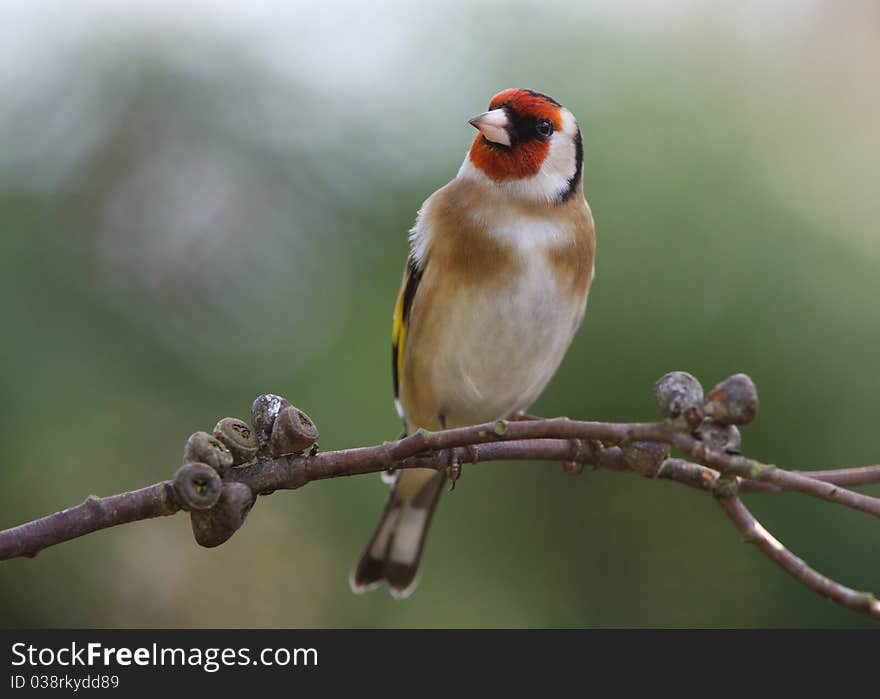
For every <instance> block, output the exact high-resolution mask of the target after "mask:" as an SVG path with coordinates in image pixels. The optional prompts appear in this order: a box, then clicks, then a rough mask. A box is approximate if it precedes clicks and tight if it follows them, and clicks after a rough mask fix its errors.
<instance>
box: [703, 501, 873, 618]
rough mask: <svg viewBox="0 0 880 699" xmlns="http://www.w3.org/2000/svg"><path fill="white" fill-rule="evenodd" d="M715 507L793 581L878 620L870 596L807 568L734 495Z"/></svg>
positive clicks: (871, 596) (719, 502) (748, 541)
mask: <svg viewBox="0 0 880 699" xmlns="http://www.w3.org/2000/svg"><path fill="white" fill-rule="evenodd" d="M717 501H718V504H719V505H720V506H721V509H722V510H724V514H726V515H727V516H728V517H729V518H730V521H731V522H733V526H735V527H736V528H737V531H739V532H740V534H742V536H743V540H744V541H746V542H747V543H751V544H755V546H757V547H758V548H759V549H760V550H761V552H762V553H764V554H765V555H766V556H768V557H769V558H770V559H771V560H772V561H774V562H775V563H776V564H777V565H779V566H780V567H781V568H782V569H783V570H784V571H785V572H786V573H788V574H789V575H790V576H791V577H793V578H794V579H795V580H798V581H800V582H802V583H803V584H804V585H806V586H807V587H809V588H810V589H811V590H814V591H815V592H818V593H819V594H820V595H822V596H823V597H827V598H828V599H831V600H833V601H835V602H837V603H838V604H842V605H843V606H844V607H848V608H849V609H852V610H854V611H857V612H860V613H862V614H867V615H868V616H870V617H873V618H874V619H880V601H878V600H877V598H876V597H875V596H874V595H873V594H871V593H870V592H860V591H858V590H853V589H852V588H849V587H846V585H841V584H840V583H839V582H836V581H834V580H832V579H831V578H829V577H826V576H825V575H822V573H819V572H818V571H816V570H814V569H813V568H811V567H810V566H808V565H807V564H806V563H804V561H803V560H802V559H800V558H798V557H797V556H795V555H794V554H793V553H792V552H791V551H789V550H788V549H787V548H785V546H783V545H782V542H781V541H779V540H778V539H777V538H776V537H775V536H773V535H772V534H771V533H770V532H768V531H767V530H766V529H765V528H764V526H763V525H762V524H761V523H760V522H759V521H758V520H757V519H755V517H754V516H753V515H752V513H751V512H749V511H748V509H746V506H745V505H743V503H742V500H740V499H739V498H738V497H736V496H735V495H733V496H726V497H718V498H717Z"/></svg>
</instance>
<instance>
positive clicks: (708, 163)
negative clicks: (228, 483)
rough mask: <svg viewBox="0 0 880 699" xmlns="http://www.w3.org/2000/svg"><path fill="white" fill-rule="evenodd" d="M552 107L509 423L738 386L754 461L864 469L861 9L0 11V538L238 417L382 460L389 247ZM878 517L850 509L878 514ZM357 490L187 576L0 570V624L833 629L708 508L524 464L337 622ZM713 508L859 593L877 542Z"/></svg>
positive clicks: (363, 495)
mask: <svg viewBox="0 0 880 699" xmlns="http://www.w3.org/2000/svg"><path fill="white" fill-rule="evenodd" d="M511 86H522V87H530V88H534V89H538V90H540V91H542V92H546V93H548V94H550V95H552V96H553V97H555V98H556V99H558V100H560V101H561V102H562V103H564V104H565V105H566V106H568V107H570V108H571V109H572V111H573V112H574V113H575V114H576V115H577V117H578V118H579V121H580V123H581V126H582V129H583V132H584V139H585V148H586V160H585V162H586V168H585V177H586V181H585V184H586V192H587V198H588V200H589V202H590V204H591V205H592V208H593V211H594V214H595V217H596V221H597V232H598V240H599V257H598V276H597V281H596V283H595V285H594V287H593V292H592V295H591V298H590V310H589V313H588V314H587V318H586V321H585V324H584V326H583V328H582V330H581V332H580V334H579V336H578V338H577V340H576V341H575V344H574V345H573V347H572V350H571V352H570V353H569V355H568V356H567V358H566V360H565V362H564V364H563V365H562V367H561V369H560V371H559V373H558V374H557V376H556V378H555V379H554V380H553V382H552V383H551V384H550V386H549V387H548V389H547V391H546V392H545V394H544V395H543V396H542V398H541V399H540V401H539V402H538V404H537V405H536V406H534V411H535V412H539V413H542V414H547V415H559V414H564V415H569V416H572V417H580V418H589V419H605V420H647V419H653V418H654V416H655V409H654V407H653V401H652V397H651V389H652V385H653V382H654V381H655V380H656V379H657V378H658V377H659V376H660V375H661V374H663V373H664V372H666V371H669V370H673V369H686V370H689V371H691V372H693V373H695V374H696V375H697V376H699V377H700V378H701V379H702V380H703V381H704V383H705V384H706V385H707V387H708V386H711V385H712V384H714V383H715V382H717V381H718V380H720V379H722V378H724V377H725V376H727V375H729V374H731V373H734V372H737V371H745V372H748V373H750V374H751V375H752V376H753V377H754V379H755V381H756V382H757V385H758V387H759V391H760V393H761V401H762V403H761V415H760V418H759V420H758V422H757V423H756V424H755V425H754V426H751V427H749V428H747V429H746V430H745V434H744V438H745V448H746V450H747V452H748V453H749V454H751V455H753V456H756V457H759V458H761V459H763V460H765V461H770V462H773V463H778V464H780V465H785V466H790V467H800V468H812V467H826V466H848V465H857V464H865V463H874V462H876V461H877V460H878V459H880V447H878V442H877V437H876V435H877V420H878V415H880V352H878V347H880V322H878V320H880V306H878V288H880V285H878V273H877V270H878V268H880V267H878V265H880V236H878V231H877V220H878V218H880V204H878V184H880V119H878V114H880V11H878V6H877V4H876V2H873V1H872V0H865V1H864V2H848V3H828V2H806V1H804V2H778V1H771V2H767V1H761V2H737V3H697V2H682V1H677V2H671V3H670V2H636V1H628V2H611V1H610V0H608V1H606V2H599V3H593V2H577V1H575V0H572V1H571V2H570V3H556V2H551V3H548V2H540V3H538V2H535V3H527V2H519V3H513V4H512V3H509V2H494V1H487V2H480V3H468V2H464V1H462V2H453V3H432V4H431V5H430V6H429V5H427V4H424V6H419V7H414V6H412V5H394V4H390V3H387V2H383V1H381V0H380V1H379V2H376V3H368V4H360V3H355V2H348V3H341V4H339V3H332V2H331V3H321V4H320V5H315V4H314V3H301V2H295V3H280V2H279V3H277V4H275V3H269V2H254V3H234V2H232V1H231V0H229V1H227V2H222V3H207V2H194V3H188V4H187V9H181V7H180V6H179V5H176V4H173V3H170V2H158V3H156V2H149V3H148V2H147V1H146V0H139V1H138V2H130V3H126V4H124V5H120V4H119V3H113V2H109V1H104V2H95V1H87V2H76V3H73V2H71V3H58V2H49V1H48V0H47V1H45V2H44V1H39V2H33V1H31V2H24V1H22V2H5V3H4V19H3V21H2V23H0V290H2V293H0V317H2V321H3V343H2V358H3V361H2V368H0V396H2V401H0V440H2V445H3V449H2V457H0V459H2V463H0V527H5V526H12V525H15V524H18V523H20V522H23V521H26V520H28V519H32V518H34V517H36V516H39V515H43V514H46V513H48V512H51V511H54V510H57V509H60V508H63V507H66V506H69V505H72V504H75V503H77V502H79V501H81V500H82V498H83V497H85V496H86V495H88V494H89V493H96V494H99V495H107V494H111V493H114V492H118V491H121V490H128V489H131V488H135V487H139V486H141V485H145V484H147V483H151V482H154V481H157V480H161V479H164V478H167V477H169V476H170V474H171V473H172V472H173V471H174V469H175V468H176V467H177V466H178V465H179V463H180V458H181V451H182V446H183V443H184V440H185V439H186V437H187V435H188V434H189V433H190V432H193V431H195V430H197V429H210V428H211V427H212V426H213V424H214V422H215V421H216V420H217V419H218V418H220V417H223V416H224V415H237V416H246V415H247V413H248V409H249V406H250V403H251V400H252V399H253V398H254V396H256V395H257V394H259V393H262V392H266V391H272V392H277V393H281V394H284V395H286V396H288V397H289V398H291V399H292V400H293V401H294V402H295V403H296V404H297V405H298V406H300V407H301V408H303V409H305V410H306V411H307V412H308V413H309V414H310V415H311V416H312V417H313V418H314V419H315V421H316V422H317V424H318V425H319V427H320V429H321V435H322V438H321V447H322V448H323V449H336V448H344V447H348V446H356V445H366V444H374V443H377V442H380V441H381V440H383V439H390V438H393V437H395V436H396V435H397V433H398V431H399V422H398V420H397V417H396V415H395V412H394V409H393V407H392V402H391V379H390V376H389V363H390V361H389V333H390V321H391V310H392V305H393V303H394V299H395V294H396V292H397V286H398V283H399V280H400V271H401V269H402V265H403V262H404V259H405V256H406V247H407V246H406V232H407V229H408V228H409V226H410V225H411V224H412V221H413V219H414V216H415V212H416V211H417V209H418V207H419V206H420V204H421V203H422V201H423V200H424V199H425V198H426V196H427V195H428V194H430V193H431V192H432V191H434V190H435V189H436V188H438V187H439V186H441V185H443V184H445V183H446V182H447V181H448V180H449V179H450V178H451V177H452V176H453V175H454V174H455V172H456V170H457V168H458V166H459V164H460V162H461V159H462V157H463V155H464V153H465V151H466V149H467V147H468V145H469V143H470V140H471V139H472V138H473V130H472V129H471V127H470V126H468V125H467V123H466V119H467V118H468V117H470V116H472V115H473V114H476V113H478V112H480V111H482V110H483V109H484V108H485V105H486V104H487V102H488V100H489V98H490V97H491V96H492V95H493V94H494V93H495V92H497V91H499V90H501V89H502V88H506V87H511ZM873 492H877V489H876V488H874V489H873ZM386 493H387V491H386V488H385V487H384V486H383V485H381V483H380V480H379V477H378V476H366V477H357V478H351V479H337V480H335V481H332V482H323V483H317V484H312V485H310V486H308V487H307V488H305V489H303V490H301V491H298V492H295V493H278V494H276V495H274V496H273V497H269V498H263V499H261V501H260V502H259V503H258V504H257V506H256V507H255V509H254V511H253V512H252V514H251V516H250V518H249V520H248V522H247V524H246V526H245V527H244V528H243V529H242V530H241V531H240V532H239V533H238V534H237V535H236V536H235V537H234V538H233V539H231V540H230V541H229V542H228V543H227V544H225V545H223V546H222V547H220V548H218V549H214V550H206V549H201V548H199V547H197V546H196V544H195V543H194V542H193V539H192V536H191V534H190V529H189V522H188V519H187V517H186V516H185V515H179V516H176V517H170V518H164V519H162V520H155V521H149V522H142V523H138V524H133V525H128V526H125V527H120V528H117V529H114V530H108V531H103V532H99V533H97V534H94V535H91V536H87V537H84V538H82V539H79V540H76V541H73V542H70V543H67V544H64V545H62V546H58V547H56V548H52V549H50V550H47V551H45V552H43V553H42V554H41V555H40V556H39V557H37V558H36V559H34V560H26V559H21V560H12V561H7V562H4V563H0V623H2V624H3V625H4V626H16V627H32V626H33V627H53V626H95V627H119V626H172V627H178V626H212V627H237V626H284V627H314V626H332V627H339V626H345V627H372V626H407V627H412V626H416V627H431V626H500V627H532V626H552V627H556V626H566V627H567V626H577V627H580V626H590V627H594V626H674V627H683V626H858V625H865V624H868V622H867V621H865V620H863V619H862V618H861V617H859V616H857V615H855V614H853V613H852V612H849V611H845V610H843V609H841V608H840V607H837V606H835V605H833V604H832V603H830V602H827V601H825V600H823V599H822V598H820V597H818V596H816V595H815V594H813V593H812V592H810V591H808V590H807V589H805V588H804V587H802V586H801V585H799V584H797V583H795V582H793V581H792V580H790V579H789V578H788V577H787V576H786V575H785V574H784V573H783V572H782V571H781V570H780V569H778V568H776V567H775V566H773V565H772V564H771V563H770V562H769V561H768V560H767V559H765V558H764V557H763V556H761V555H760V554H759V553H758V552H757V551H756V550H754V549H753V548H751V547H748V546H744V545H743V544H742V543H741V542H740V540H739V537H738V536H737V534H736V533H735V532H734V530H733V528H732V527H731V526H730V525H729V524H728V523H727V521H726V520H725V519H724V517H723V516H722V515H721V513H720V512H719V511H718V509H717V508H716V507H715V505H714V504H713V503H712V501H711V499H710V498H708V497H705V496H703V495H701V494H698V493H695V492H693V491H690V490H687V489H685V488H681V487H678V486H676V485H674V484H669V483H655V482H650V481H647V480H643V479H640V478H637V477H634V476H627V475H623V474H615V473H606V472H593V473H588V474H585V475H584V476H583V477H581V478H577V479H573V478H571V477H568V476H565V475H564V474H563V473H562V472H561V470H560V468H559V466H558V465H557V464H526V463H521V464H512V465H510V464H505V465H498V464H494V465H492V464H489V465H484V466H476V467H471V468H467V467H466V469H465V475H464V478H463V480H462V481H461V483H460V484H459V487H458V488H457V490H456V491H455V493H454V494H453V495H449V496H446V497H444V499H443V502H442V504H441V507H440V510H439V513H438V516H437V517H436V519H435V521H434V526H433V530H432V533H431V536H430V538H429V543H428V548H427V553H426V558H425V564H424V569H423V577H422V583H421V586H420V588H419V589H418V591H417V592H416V594H415V595H414V596H413V597H412V598H410V599H408V600H406V601H404V602H397V601H393V600H392V599H390V598H389V597H388V595H387V594H386V593H385V592H383V591H377V592H373V593H371V594H370V595H367V596H364V597H355V596H353V595H352V594H351V593H350V592H349V589H348V572H349V569H350V566H351V565H352V563H353V562H354V561H355V559H356V557H357V555H358V554H359V553H360V551H361V548H362V546H363V545H364V544H365V543H366V540H367V538H368V537H369V535H370V533H371V531H372V527H373V526H374V524H375V522H376V520H377V518H378V516H379V512H380V510H381V508H382V505H383V504H384V500H385V497H386ZM748 504H749V505H750V506H751V507H753V509H754V511H755V513H756V514H757V515H758V516H759V517H761V518H763V520H764V522H765V523H766V525H767V526H768V527H769V528H770V529H771V530H773V531H774V532H775V533H776V534H777V535H778V536H779V537H780V538H781V539H782V540H783V541H784V542H786V543H787V544H788V545H789V546H790V547H791V548H792V549H793V550H794V551H795V552H796V553H798V554H799V555H801V556H803V557H804V558H805V559H806V560H807V561H808V562H810V563H811V564H813V565H814V566H816V567H818V568H819V569H820V570H822V571H824V572H825V573H827V574H829V575H832V576H835V577H837V578H839V579H841V580H842V581H844V582H846V583H848V584H850V585H853V586H855V587H858V588H867V589H873V590H874V591H875V592H876V591H880V556H878V555H877V551H878V549H880V525H878V523H877V522H876V521H872V520H871V519H869V518H868V517H867V516H864V515H859V514H855V513H851V512H848V511H844V510H842V509H840V508H834V507H830V506H826V505H824V504H822V503H816V502H812V501H809V500H807V499H805V498H803V497H799V496H791V495H788V496H779V497H770V496H752V497H750V498H749V500H748Z"/></svg>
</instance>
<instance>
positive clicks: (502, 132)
mask: <svg viewBox="0 0 880 699" xmlns="http://www.w3.org/2000/svg"><path fill="white" fill-rule="evenodd" d="M468 124H470V125H471V126H473V127H475V128H477V129H479V130H480V133H481V134H483V136H484V137H485V138H486V140H488V141H492V143H500V144H501V145H502V146H509V145H510V134H509V133H508V132H507V127H508V126H510V119H508V118H507V112H506V111H505V110H504V109H492V110H491V111H488V112H483V113H482V114H480V115H479V116H475V117H474V118H473V119H468Z"/></svg>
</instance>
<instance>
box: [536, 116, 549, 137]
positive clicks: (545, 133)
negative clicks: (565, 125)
mask: <svg viewBox="0 0 880 699" xmlns="http://www.w3.org/2000/svg"><path fill="white" fill-rule="evenodd" d="M535 131H537V132H538V135H539V136H540V137H541V138H548V137H549V136H550V134H552V133H553V124H551V123H550V121H549V120H548V119H538V123H537V124H535Z"/></svg>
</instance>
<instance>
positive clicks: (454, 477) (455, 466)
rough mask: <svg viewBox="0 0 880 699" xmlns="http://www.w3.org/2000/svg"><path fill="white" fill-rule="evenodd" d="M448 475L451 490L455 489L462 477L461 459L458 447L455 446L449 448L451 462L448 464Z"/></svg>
mask: <svg viewBox="0 0 880 699" xmlns="http://www.w3.org/2000/svg"><path fill="white" fill-rule="evenodd" d="M446 477H447V478H448V479H449V490H450V492H451V491H453V490H455V484H456V483H458V479H459V478H461V459H460V458H458V449H456V448H455V447H453V448H452V449H450V450H449V463H448V464H447V465H446Z"/></svg>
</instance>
